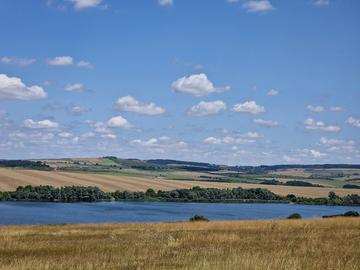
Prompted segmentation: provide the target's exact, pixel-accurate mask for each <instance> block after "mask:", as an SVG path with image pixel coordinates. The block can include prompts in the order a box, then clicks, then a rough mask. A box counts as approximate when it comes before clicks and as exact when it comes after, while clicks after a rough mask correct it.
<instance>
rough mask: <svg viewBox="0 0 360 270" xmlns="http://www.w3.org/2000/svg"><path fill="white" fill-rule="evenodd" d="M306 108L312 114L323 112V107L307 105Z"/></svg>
mask: <svg viewBox="0 0 360 270" xmlns="http://www.w3.org/2000/svg"><path fill="white" fill-rule="evenodd" d="M306 108H307V109H308V111H310V112H314V113H321V112H323V111H325V108H324V107H323V106H313V105H308V106H307V107H306Z"/></svg>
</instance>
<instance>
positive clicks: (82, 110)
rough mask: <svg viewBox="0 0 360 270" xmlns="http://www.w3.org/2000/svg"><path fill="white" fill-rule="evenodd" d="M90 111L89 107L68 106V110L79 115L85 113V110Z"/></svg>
mask: <svg viewBox="0 0 360 270" xmlns="http://www.w3.org/2000/svg"><path fill="white" fill-rule="evenodd" d="M88 111H90V109H89V108H86V107H82V106H77V105H75V106H69V107H68V108H67V112H68V113H70V114H74V115H79V114H82V113H85V112H88Z"/></svg>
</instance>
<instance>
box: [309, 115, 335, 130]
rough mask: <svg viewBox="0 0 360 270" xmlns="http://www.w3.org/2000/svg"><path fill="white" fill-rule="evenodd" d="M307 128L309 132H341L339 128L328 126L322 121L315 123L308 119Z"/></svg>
mask: <svg viewBox="0 0 360 270" xmlns="http://www.w3.org/2000/svg"><path fill="white" fill-rule="evenodd" d="M304 125H305V128H306V129H308V130H321V131H326V132H338V131H340V130H341V128H340V127H338V126H332V125H326V124H325V123H324V122H322V121H315V120H314V119H312V118H308V119H306V120H305V121H304Z"/></svg>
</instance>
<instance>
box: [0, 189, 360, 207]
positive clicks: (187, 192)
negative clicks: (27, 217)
mask: <svg viewBox="0 0 360 270" xmlns="http://www.w3.org/2000/svg"><path fill="white" fill-rule="evenodd" d="M0 201H36V202H68V203H72V202H99V201H158V202H229V203H256V202H261V203H297V204H319V205H360V196H359V195H357V194H351V195H346V196H344V197H340V196H338V195H336V193H334V192H330V193H329V195H328V196H327V197H321V198H306V197H297V196H295V195H293V194H289V195H287V196H281V195H277V194H275V193H273V192H271V191H269V190H267V189H263V188H251V189H243V188H240V187H239V188H233V189H217V188H201V187H193V188H191V189H176V190H172V191H161V190H159V191H154V190H153V189H148V190H147V191H146V192H130V191H115V192H104V191H102V190H101V189H100V188H98V187H92V186H64V187H53V186H31V185H28V186H19V187H18V188H17V189H16V190H15V191H5V192H0Z"/></svg>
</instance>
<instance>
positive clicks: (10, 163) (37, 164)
mask: <svg viewBox="0 0 360 270" xmlns="http://www.w3.org/2000/svg"><path fill="white" fill-rule="evenodd" d="M0 167H5V168H24V169H34V170H43V171H51V170H53V169H52V168H51V167H50V166H49V165H47V164H46V163H44V162H41V161H31V160H7V159H2V160H0Z"/></svg>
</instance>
